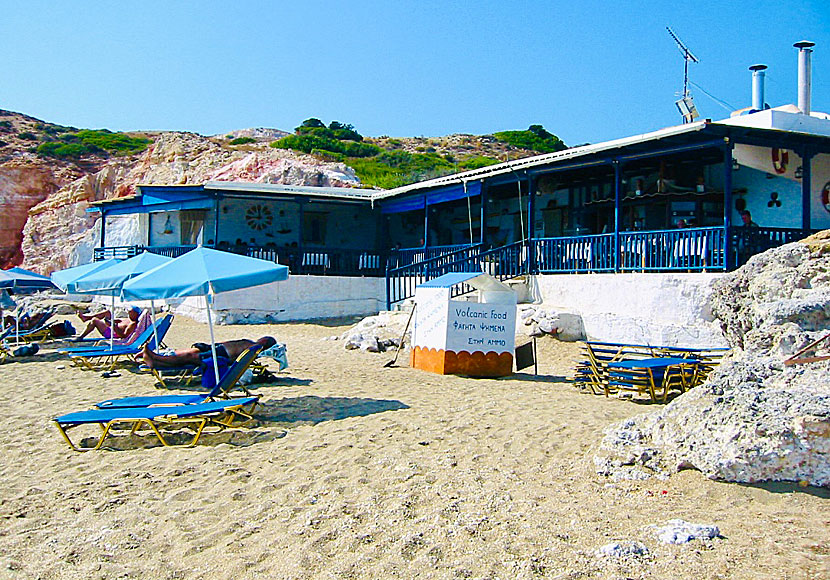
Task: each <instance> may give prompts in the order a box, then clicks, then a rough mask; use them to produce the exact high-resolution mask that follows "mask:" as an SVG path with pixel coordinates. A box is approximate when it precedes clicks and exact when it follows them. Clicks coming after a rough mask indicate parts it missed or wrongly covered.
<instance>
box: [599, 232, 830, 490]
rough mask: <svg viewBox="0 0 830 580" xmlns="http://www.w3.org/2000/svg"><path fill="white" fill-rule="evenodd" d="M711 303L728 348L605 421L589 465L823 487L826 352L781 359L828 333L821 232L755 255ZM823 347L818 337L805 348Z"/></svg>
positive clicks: (619, 475)
mask: <svg viewBox="0 0 830 580" xmlns="http://www.w3.org/2000/svg"><path fill="white" fill-rule="evenodd" d="M711 307H712V311H713V312H714V313H715V316H716V317H717V318H718V319H719V321H720V323H721V325H722V327H723V332H724V335H725V336H726V337H727V340H728V341H729V343H730V345H731V346H732V347H733V349H734V351H733V354H732V355H731V356H730V357H729V358H728V359H727V360H725V361H724V362H723V363H722V364H721V365H720V367H719V368H718V369H716V371H715V372H714V373H713V374H712V375H711V376H710V377H709V380H708V381H707V382H706V384H704V385H702V386H700V387H697V388H695V389H693V390H692V391H690V392H689V393H686V394H684V395H682V396H680V397H678V398H677V399H675V400H674V401H673V402H672V403H670V404H669V405H668V406H666V407H665V408H663V409H661V410H658V411H656V412H653V413H649V414H645V415H640V416H637V417H633V418H631V419H628V420H626V421H624V422H623V423H621V424H619V425H616V426H614V427H613V428H611V429H610V430H609V431H608V433H607V434H606V437H605V439H604V440H603V442H602V444H601V446H600V449H599V451H598V452H597V454H596V456H595V457H594V462H595V465H596V468H597V471H598V472H599V473H601V474H604V475H607V476H609V477H613V478H616V479H626V478H631V479H641V478H645V477H650V476H654V475H658V476H665V475H667V474H669V473H671V472H673V471H676V470H679V469H685V468H694V469H698V470H700V471H702V472H703V473H705V474H706V475H707V476H708V477H711V478H713V479H720V480H725V481H738V482H747V483H753V482H760V481H796V482H799V483H801V484H804V485H806V484H811V485H817V486H830V382H828V380H827V377H828V376H830V360H823V361H818V362H812V363H807V364H796V365H792V366H786V365H785V364H784V361H785V360H786V359H787V358H789V357H791V356H792V355H793V354H795V353H796V352H798V351H800V350H801V349H803V348H804V347H807V346H808V345H810V344H811V343H812V342H814V341H815V340H817V339H819V338H822V337H823V336H826V335H827V334H828V333H830V231H825V232H822V233H820V234H817V235H815V236H813V237H811V238H808V239H807V240H804V241H802V242H797V243H793V244H788V245H786V246H782V247H780V248H776V249H773V250H769V251H767V252H765V253H763V254H760V255H758V256H755V257H754V258H752V259H751V260H750V261H749V262H748V263H747V264H746V265H745V266H744V267H743V268H741V269H740V270H738V271H736V272H735V273H733V274H732V275H730V276H727V277H724V278H723V279H722V280H721V281H719V282H718V284H717V287H716V289H715V292H714V293H713V296H712V303H711ZM827 354H830V344H827V343H826V342H825V343H822V344H821V345H819V347H816V348H814V349H813V350H811V351H808V352H806V353H805V355H812V356H822V355H827Z"/></svg>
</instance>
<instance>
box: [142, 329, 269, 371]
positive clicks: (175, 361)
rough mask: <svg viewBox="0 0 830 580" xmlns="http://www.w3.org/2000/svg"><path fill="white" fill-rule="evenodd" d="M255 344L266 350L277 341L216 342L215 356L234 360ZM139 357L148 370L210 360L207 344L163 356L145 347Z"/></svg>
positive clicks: (199, 343)
mask: <svg viewBox="0 0 830 580" xmlns="http://www.w3.org/2000/svg"><path fill="white" fill-rule="evenodd" d="M255 344H259V345H262V348H263V349H266V348H271V347H272V346H274V345H275V344H277V341H276V340H274V339H273V338H272V337H270V336H263V337H262V338H260V339H259V340H256V341H253V340H248V339H247V338H242V339H239V340H226V341H225V342H217V343H216V356H221V357H225V358H227V359H229V360H235V359H236V357H238V356H239V355H240V354H241V353H242V351H244V350H245V349H247V348H250V347H252V346H254V345H255ZM139 356H140V357H141V361H142V362H144V364H145V365H147V366H148V367H150V368H165V367H182V366H188V365H199V364H201V362H202V358H203V357H205V356H206V357H208V358H210V356H211V349H210V345H209V344H205V343H202V342H197V343H196V344H194V345H193V346H192V347H190V348H185V349H180V350H177V351H176V352H175V353H174V354H170V355H163V354H157V353H155V352H153V351H151V350H150V349H148V348H147V347H146V346H145V347H144V349H143V350H142V352H141V354H140V355H139Z"/></svg>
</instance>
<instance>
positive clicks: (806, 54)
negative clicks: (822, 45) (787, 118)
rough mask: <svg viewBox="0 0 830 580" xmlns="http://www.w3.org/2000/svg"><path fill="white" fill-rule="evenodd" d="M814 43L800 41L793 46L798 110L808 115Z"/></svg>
mask: <svg viewBox="0 0 830 580" xmlns="http://www.w3.org/2000/svg"><path fill="white" fill-rule="evenodd" d="M815 45H816V43H815V42H810V41H809V40H802V41H800V42H796V43H795V44H794V45H793V46H794V47H796V48H797V49H798V110H799V111H801V112H802V113H804V114H805V115H809V114H810V93H811V92H812V86H811V85H812V79H811V76H812V63H811V60H812V58H811V57H812V54H813V49H812V47H814V46H815Z"/></svg>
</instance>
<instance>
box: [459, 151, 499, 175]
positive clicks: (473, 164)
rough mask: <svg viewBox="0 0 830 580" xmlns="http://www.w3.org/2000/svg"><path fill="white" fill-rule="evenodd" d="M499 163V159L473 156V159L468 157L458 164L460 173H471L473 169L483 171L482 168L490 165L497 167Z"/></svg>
mask: <svg viewBox="0 0 830 580" xmlns="http://www.w3.org/2000/svg"><path fill="white" fill-rule="evenodd" d="M498 162H499V160H498V159H493V158H492V157H486V156H484V155H473V156H472V157H467V158H466V159H463V160H461V161H460V162H459V163H458V169H459V170H460V171H470V170H473V169H481V168H482V167H487V166H488V165H495V164H496V163H498Z"/></svg>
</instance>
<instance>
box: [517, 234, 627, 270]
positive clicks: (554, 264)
mask: <svg viewBox="0 0 830 580" xmlns="http://www.w3.org/2000/svg"><path fill="white" fill-rule="evenodd" d="M532 243H533V250H534V257H535V262H536V264H535V268H534V273H544V274H547V273H553V272H612V271H613V270H614V234H599V235H592V236H572V237H563V238H537V239H535V240H532Z"/></svg>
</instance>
